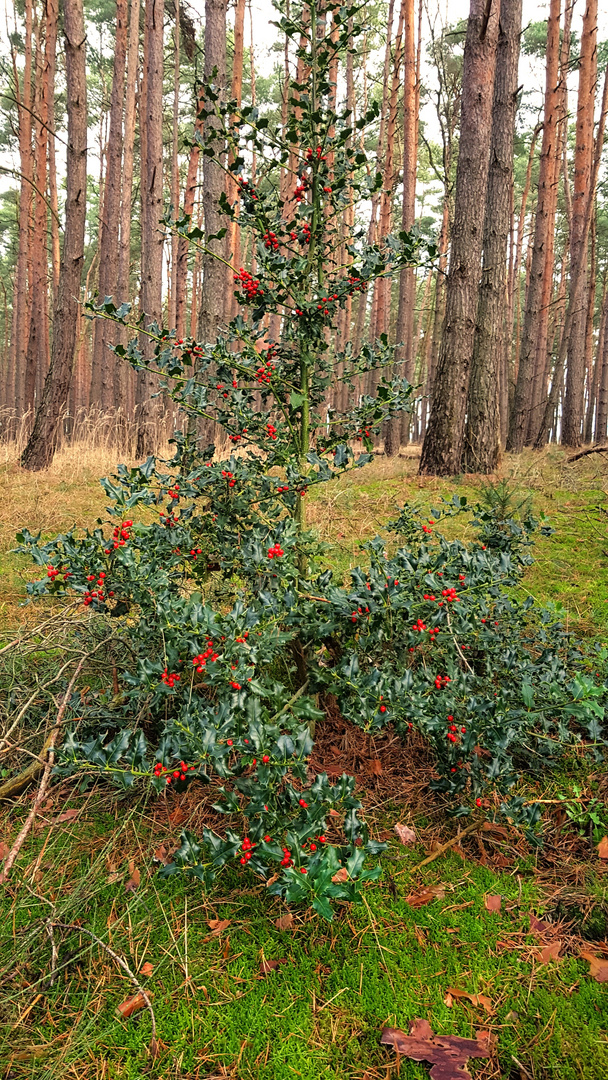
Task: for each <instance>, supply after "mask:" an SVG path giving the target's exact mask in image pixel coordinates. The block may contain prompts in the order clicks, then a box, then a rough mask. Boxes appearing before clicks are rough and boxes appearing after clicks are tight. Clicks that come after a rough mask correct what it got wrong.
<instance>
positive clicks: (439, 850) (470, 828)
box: [411, 819, 485, 874]
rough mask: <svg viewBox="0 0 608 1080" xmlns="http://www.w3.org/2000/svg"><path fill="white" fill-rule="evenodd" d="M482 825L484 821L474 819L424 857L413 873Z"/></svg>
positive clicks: (433, 860)
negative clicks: (445, 842)
mask: <svg viewBox="0 0 608 1080" xmlns="http://www.w3.org/2000/svg"><path fill="white" fill-rule="evenodd" d="M484 820H485V819H484ZM482 826H483V821H474V822H472V824H471V825H467V827H466V829H462V830H461V831H459V832H458V835H457V836H453V837H452V839H451V840H448V842H447V844H440V846H439V847H438V848H435V850H434V851H433V852H432V853H431V854H430V855H427V857H426V859H423V860H422V862H421V863H418V866H415V867H414V869H413V870H412V871H411V873H412V874H415V873H416V871H417V870H422V867H423V866H428V864H429V863H432V862H435V859H438V858H439V856H440V855H443V853H444V851H447V850H448V849H449V848H451V847H454V844H459V843H460V841H461V840H462V838H463V836H469V834H470V833H472V832H476V831H477V830H478V829H481V828H482Z"/></svg>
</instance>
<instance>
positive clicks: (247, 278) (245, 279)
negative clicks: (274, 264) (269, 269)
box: [234, 267, 263, 300]
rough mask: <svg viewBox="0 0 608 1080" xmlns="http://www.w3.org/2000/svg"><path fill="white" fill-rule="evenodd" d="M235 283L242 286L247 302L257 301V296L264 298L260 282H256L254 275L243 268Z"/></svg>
mask: <svg viewBox="0 0 608 1080" xmlns="http://www.w3.org/2000/svg"><path fill="white" fill-rule="evenodd" d="M234 283H235V285H240V287H241V288H242V290H243V292H244V293H245V296H246V298H247V300H255V299H256V297H257V296H262V293H263V290H262V289H261V288H260V283H259V281H256V279H255V278H254V277H253V275H252V274H250V273H249V272H248V271H247V270H243V268H242V267H241V269H240V270H239V272H238V274H236V276H235V278H234Z"/></svg>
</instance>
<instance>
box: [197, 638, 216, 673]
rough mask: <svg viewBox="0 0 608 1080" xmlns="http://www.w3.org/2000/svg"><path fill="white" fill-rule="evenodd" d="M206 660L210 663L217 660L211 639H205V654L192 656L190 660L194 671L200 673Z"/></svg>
mask: <svg viewBox="0 0 608 1080" xmlns="http://www.w3.org/2000/svg"><path fill="white" fill-rule="evenodd" d="M207 660H210V661H211V662H214V661H215V660H219V653H216V651H215V647H214V645H213V642H212V640H211V638H208V639H207V648H206V649H205V652H202V653H198V655H197V656H194V657H193V658H192V663H193V664H194V667H195V668H196V670H197V671H199V672H200V671H202V670H203V668H204V667H205V665H206V663H207Z"/></svg>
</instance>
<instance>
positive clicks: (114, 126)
mask: <svg viewBox="0 0 608 1080" xmlns="http://www.w3.org/2000/svg"><path fill="white" fill-rule="evenodd" d="M127 26H128V12H127V0H116V32H115V38H114V66H113V71H112V94H111V99H110V128H109V133H108V142H107V150H106V169H105V182H104V188H103V204H102V207H101V213H100V222H99V226H100V227H99V276H98V286H97V289H98V293H99V299H100V301H102V300H104V299H105V297H106V296H112V297H114V299H115V300H116V299H117V297H116V286H117V283H118V238H119V228H120V192H121V177H122V118H123V103H124V98H125V85H124V83H125V65H126V57H127ZM115 341H116V330H115V327H114V324H113V323H111V322H109V321H108V320H106V319H97V320H96V321H95V322H94V323H93V353H92V382H91V400H92V404H95V405H96V406H98V407H99V408H100V409H102V410H103V411H104V412H108V411H109V410H110V409H112V408H113V407H114V405H115V404H118V402H116V401H115V398H114V383H115V367H116V359H115V357H114V354H113V353H112V352H111V351H110V349H109V348H108V346H109V345H110V344H113V343H114V342H115Z"/></svg>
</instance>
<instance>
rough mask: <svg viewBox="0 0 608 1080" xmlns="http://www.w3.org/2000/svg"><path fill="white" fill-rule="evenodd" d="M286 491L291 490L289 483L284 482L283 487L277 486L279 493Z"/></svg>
mask: <svg viewBox="0 0 608 1080" xmlns="http://www.w3.org/2000/svg"><path fill="white" fill-rule="evenodd" d="M284 491H289V485H288V484H283V486H282V487H278V488H277V495H282V494H283V492H284Z"/></svg>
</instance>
